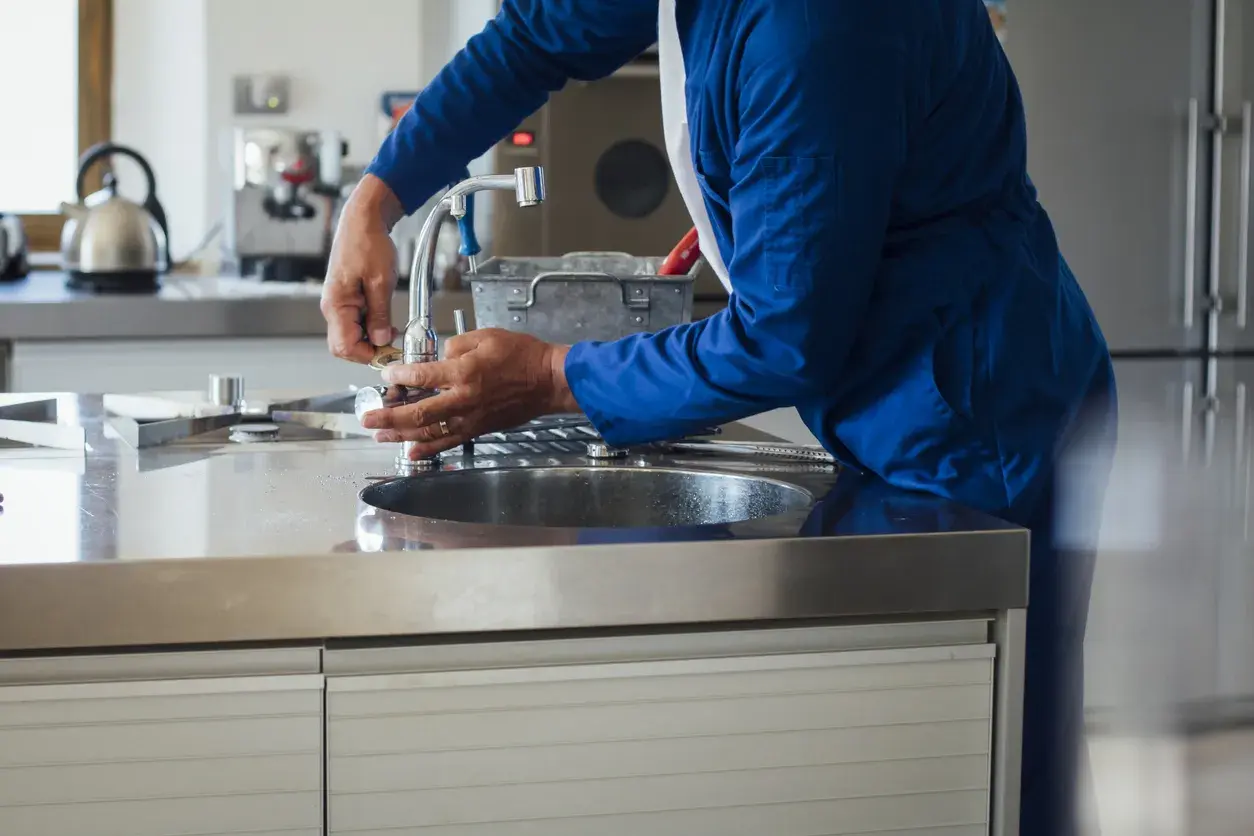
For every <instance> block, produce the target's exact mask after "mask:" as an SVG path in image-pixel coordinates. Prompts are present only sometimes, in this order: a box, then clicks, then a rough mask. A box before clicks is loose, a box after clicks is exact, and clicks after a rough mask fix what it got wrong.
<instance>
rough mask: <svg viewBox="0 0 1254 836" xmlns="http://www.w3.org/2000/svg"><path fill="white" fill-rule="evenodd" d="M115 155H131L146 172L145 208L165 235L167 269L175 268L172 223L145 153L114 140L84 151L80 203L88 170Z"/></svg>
mask: <svg viewBox="0 0 1254 836" xmlns="http://www.w3.org/2000/svg"><path fill="white" fill-rule="evenodd" d="M114 156H121V157H130V158H131V159H132V160H134V161H135V162H136V163H137V164H138V165H139V168H140V170H141V171H143V172H144V177H146V178H147V179H148V196H147V197H146V198H144V209H145V210H146V211H147V212H148V214H149V215H152V218H153V220H154V221H156V222H157V226H159V227H161V232H162V234H164V235H165V261H166V269H171V268H173V266H174V262H173V260H172V259H171V256H170V225H169V222H168V221H167V220H166V217H165V208H164V207H163V206H162V205H161V201H159V200H157V175H156V174H155V173H153V170H152V166H151V165H149V164H148V161H147V160H146V159H144V157H143V155H142V154H140V153H139V152H138V151H136V150H135V149H134V148H128V147H127V146H125V145H117V144H115V143H112V142H98V143H96V144H95V145H93V146H92V147H90V148H88V149H87V150H86V151H84V152H83V156H82V158H81V159H80V160H79V163H78V179H77V181H76V182H75V186H74V190H75V193H77V194H78V201H79V203H82V202H83V201H84V200H86V199H87V195H86V194H85V193H84V192H86V191H87V172H88V171H90V170H91V167H92V166H93V165H95V164H96V163H98V162H99V161H100V160H103V159H106V158H108V157H114Z"/></svg>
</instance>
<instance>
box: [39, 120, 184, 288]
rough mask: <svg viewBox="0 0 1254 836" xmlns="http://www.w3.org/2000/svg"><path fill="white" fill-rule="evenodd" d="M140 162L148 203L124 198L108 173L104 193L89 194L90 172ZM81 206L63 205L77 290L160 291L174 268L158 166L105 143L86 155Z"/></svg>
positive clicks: (64, 251) (64, 250)
mask: <svg viewBox="0 0 1254 836" xmlns="http://www.w3.org/2000/svg"><path fill="white" fill-rule="evenodd" d="M115 156H121V157H129V158H131V159H132V160H134V161H135V162H136V163H137V164H138V165H139V167H140V169H141V170H142V171H143V173H144V176H145V177H146V178H147V180H148V194H147V197H146V198H145V199H144V202H143V204H142V205H141V204H138V203H134V202H132V201H130V200H127V199H126V198H124V197H122V196H121V195H119V194H118V190H117V178H116V177H115V176H114V174H113V173H112V171H110V172H109V173H107V174H105V177H104V188H102V189H101V190H100V191H98V192H96V193H95V194H92V195H86V196H85V195H84V191H85V185H86V178H87V172H88V171H90V170H91V168H92V166H94V165H95V164H96V163H98V162H102V161H106V160H108V159H109V158H111V157H115ZM76 189H77V193H78V203H62V204H61V212H62V213H63V214H64V215H66V216H67V218H68V219H67V220H66V222H65V226H64V227H62V229H61V260H62V263H63V266H64V268H65V270H66V272H67V273H69V279H68V284H69V285H70V286H71V287H74V288H76V289H83V290H93V291H102V292H112V293H146V292H152V291H154V290H156V288H157V276H158V275H159V274H161V273H162V272H164V271H166V270H168V269H169V267H170V249H169V238H170V230H169V226H168V224H167V222H166V217H165V209H164V208H162V206H161V202H160V201H159V200H158V199H157V178H156V175H154V174H153V171H152V166H150V165H149V164H148V161H147V160H145V159H144V158H143V156H142V155H141V154H140V153H139V152H138V151H135V150H134V149H132V148H127V147H125V146H122V145H114V144H112V143H108V142H106V143H101V144H99V145H96V146H94V147H92V148H89V149H88V150H87V151H86V153H84V154H83V157H82V160H81V161H80V163H79V167H78V183H77V187H76Z"/></svg>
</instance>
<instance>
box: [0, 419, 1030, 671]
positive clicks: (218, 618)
mask: <svg viewBox="0 0 1254 836" xmlns="http://www.w3.org/2000/svg"><path fill="white" fill-rule="evenodd" d="M25 397H33V396H24V398H23V399H25ZM58 399H59V404H60V411H61V414H62V420H63V421H67V422H70V423H77V424H81V425H82V426H83V427H84V428H85V429H86V433H87V438H88V443H89V445H90V451H89V452H88V453H87V454H86V456H82V455H79V454H77V453H66V452H61V451H52V450H36V449H6V450H0V494H2V495H3V496H4V500H3V506H2V507H3V514H0V651H5V652H12V651H36V650H54V649H70V648H100V647H137V646H143V647H147V646H167V645H187V644H202V643H203V644H215V645H216V644H221V643H228V642H276V641H289V640H323V639H342V638H373V637H392V636H416V635H430V634H451V633H484V632H496V631H518V630H555V629H556V630H561V629H581V628H627V627H638V626H644V625H679V624H697V623H727V622H753V621H774V620H790V619H806V618H862V617H883V616H907V617H908V616H918V615H928V614H953V613H968V612H987V611H996V610H1001V609H1007V608H1015V607H1021V606H1024V605H1025V603H1026V597H1027V555H1028V536H1027V532H1025V531H1022V530H1020V529H1016V528H1013V527H1011V526H1008V525H1006V524H1003V523H1001V522H999V521H997V520H994V519H991V518H989V517H987V516H985V515H983V514H979V513H975V512H972V511H969V510H966V509H963V508H961V507H958V506H955V505H953V504H951V503H947V502H944V501H942V500H938V499H935V498H931V497H927V496H919V495H908V494H904V493H901V492H898V491H894V490H892V489H889V488H887V487H886V486H884V485H882V484H881V483H877V482H874V481H871V480H867V479H865V478H863V477H861V476H859V475H858V474H855V473H852V472H844V473H840V474H835V473H833V472H825V471H822V470H819V469H815V468H812V467H806V466H795V465H794V466H783V465H771V464H769V463H768V464H761V463H756V462H755V463H753V464H751V465H750V464H747V463H744V462H740V463H726V464H720V465H718V466H719V467H725V468H727V469H735V468H745V467H754V468H759V467H765V468H774V469H772V470H770V471H769V472H767V473H765V474H764V475H768V476H770V477H771V478H775V479H780V480H783V481H788V482H792V483H794V484H798V485H801V486H803V487H806V488H807V489H808V490H810V491H811V492H812V493H813V494H814V495H815V496H816V497H819V498H820V499H819V502H818V503H817V504H816V505H815V506H814V507H813V508H810V509H808V510H806V511H804V512H802V513H798V514H794V515H792V516H783V517H774V518H770V519H768V520H759V521H755V522H750V523H738V524H732V525H727V526H712V527H703V528H693V529H671V530H653V531H634V530H632V531H625V530H618V531H612V532H607V531H604V530H571V529H565V530H562V529H534V528H532V529H512V530H495V529H493V528H491V527H482V526H466V525H459V524H447V523H438V522H433V521H423V520H417V519H415V518H413V517H398V516H396V515H391V514H387V513H384V512H380V511H378V510H376V509H373V508H370V507H369V506H366V505H365V504H364V503H361V502H360V500H359V499H358V492H359V491H360V490H361V489H362V488H364V487H366V486H368V485H370V484H372V482H373V481H377V480H378V479H379V478H382V477H391V476H392V475H393V473H394V463H393V456H394V455H395V449H394V446H393V445H386V446H381V445H377V444H374V443H373V442H372V441H370V440H368V439H353V440H340V441H311V442H291V443H278V444H256V443H255V444H246V445H239V444H230V443H221V442H215V443H204V442H202V443H199V444H192V443H188V444H185V445H184V446H179V447H171V448H157V449H150V450H146V451H143V452H142V453H136V452H135V451H133V450H131V449H130V448H128V447H127V446H126V445H125V444H124V443H123V442H121V441H119V440H117V439H116V438H113V437H110V434H111V433H110V431H109V430H107V428H106V425H105V422H104V421H103V419H102V404H101V399H100V398H99V397H98V396H78V395H60V396H58ZM7 400H8V401H9V402H12V401H15V400H17V398H16V397H13V396H8V397H7ZM533 463H535V462H534V461H533ZM666 463H667V464H672V465H679V466H689V465H692V464H693V463H694V461H693V460H678V459H669V460H667V462H666ZM697 463H698V464H700V465H701V466H705V467H709V466H710V465H709V463H708V462H704V461H702V462H697ZM449 466H450V467H457V466H458V464H457V462H456V460H453V461H451V462H450V464H449ZM417 478H440V477H439V476H438V475H436V476H434V477H417Z"/></svg>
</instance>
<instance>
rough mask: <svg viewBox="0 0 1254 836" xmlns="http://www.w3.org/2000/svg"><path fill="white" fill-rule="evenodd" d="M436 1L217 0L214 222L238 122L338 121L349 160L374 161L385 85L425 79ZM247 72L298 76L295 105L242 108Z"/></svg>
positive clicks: (211, 36) (213, 13)
mask: <svg viewBox="0 0 1254 836" xmlns="http://www.w3.org/2000/svg"><path fill="white" fill-rule="evenodd" d="M167 2H169V0H167ZM427 5H428V2H427V0H209V2H208V4H207V9H208V26H207V44H208V80H209V84H208V91H207V100H206V106H207V110H208V131H209V137H208V140H209V143H210V147H209V155H208V157H207V160H206V165H207V168H208V170H209V171H210V172H211V179H212V181H213V186H212V187H211V188H210V190H209V196H208V201H207V205H208V214H209V217H210V219H211V222H213V221H216V220H217V219H218V218H220V217H221V215H222V212H223V207H224V206H225V202H226V201H225V199H226V195H227V192H228V190H229V181H228V174H227V172H228V171H229V168H228V165H229V144H227V143H229V139H225V137H229V131H230V128H231V127H232V126H233V125H237V124H265V125H276V126H291V127H299V128H309V129H318V128H334V129H337V130H339V131H341V132H343V134H344V136H345V138H346V139H347V140H348V142H349V161H350V162H357V163H365V162H368V161H369V160H370V158H371V157H373V156H374V152H375V150H376V149H377V147H378V142H379V136H378V113H379V104H378V103H379V96H380V94H381V93H383V92H384V91H385V90H390V89H393V90H394V89H402V90H404V89H406V88H416V87H421V85H422V84H423V83H424V82H425V81H426V77H425V76H424V75H423V45H422V32H423V19H424V14H425V11H426V9H425V7H426V6H427ZM240 73H282V74H286V75H290V76H291V78H292V102H291V110H290V112H289V113H287V114H285V115H283V116H278V117H274V116H250V117H236V116H234V114H233V112H232V105H233V102H232V79H233V77H234V76H235V75H236V74H240Z"/></svg>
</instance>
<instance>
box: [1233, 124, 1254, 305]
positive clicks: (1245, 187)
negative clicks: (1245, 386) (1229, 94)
mask: <svg viewBox="0 0 1254 836" xmlns="http://www.w3.org/2000/svg"><path fill="white" fill-rule="evenodd" d="M1251 122H1254V105H1251V103H1250V102H1246V103H1245V104H1243V105H1241V219H1240V228H1239V229H1238V231H1237V241H1238V244H1237V327H1238V328H1244V327H1245V321H1246V319H1247V318H1248V317H1247V311H1248V310H1249V295H1250V294H1249V275H1250V153H1251V145H1252V144H1254V125H1251Z"/></svg>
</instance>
